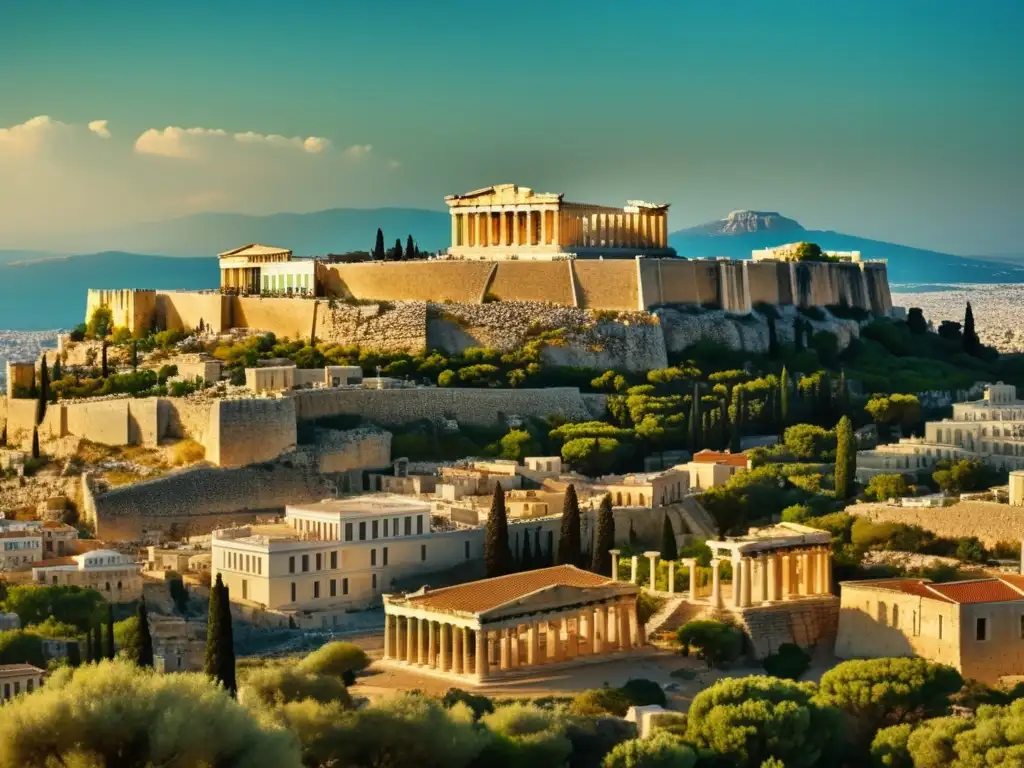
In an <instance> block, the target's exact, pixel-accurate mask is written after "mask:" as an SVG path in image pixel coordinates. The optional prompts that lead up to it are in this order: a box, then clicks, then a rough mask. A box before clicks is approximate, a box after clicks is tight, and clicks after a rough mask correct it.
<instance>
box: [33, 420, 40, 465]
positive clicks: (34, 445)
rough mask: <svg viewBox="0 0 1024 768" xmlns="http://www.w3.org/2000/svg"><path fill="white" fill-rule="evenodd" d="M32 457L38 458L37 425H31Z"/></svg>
mask: <svg viewBox="0 0 1024 768" xmlns="http://www.w3.org/2000/svg"><path fill="white" fill-rule="evenodd" d="M32 458H33V459H38V458H39V427H32Z"/></svg>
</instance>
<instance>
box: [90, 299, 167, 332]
mask: <svg viewBox="0 0 1024 768" xmlns="http://www.w3.org/2000/svg"><path fill="white" fill-rule="evenodd" d="M100 307H105V308H107V309H109V310H110V314H111V320H112V322H113V324H114V326H115V327H116V328H128V329H130V330H132V331H135V330H148V329H149V328H152V327H153V325H154V323H155V322H156V319H157V317H156V316H157V300H156V291H152V290H140V289H133V288H123V289H90V290H89V292H88V294H87V295H86V299H85V322H86V323H88V322H89V318H91V317H92V315H93V312H95V311H96V310H97V309H99V308H100Z"/></svg>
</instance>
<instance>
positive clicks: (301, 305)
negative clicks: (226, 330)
mask: <svg viewBox="0 0 1024 768" xmlns="http://www.w3.org/2000/svg"><path fill="white" fill-rule="evenodd" d="M228 298H229V301H230V304H231V322H232V325H233V326H234V327H237V328H252V329H256V330H260V331H270V332H272V333H274V334H275V335H276V336H277V337H278V338H289V339H305V340H307V341H308V340H309V338H310V337H311V336H312V334H313V321H314V317H315V315H316V302H315V301H311V300H310V299H300V298H292V299H264V298H261V297H258V296H244V297H243V296H230V297H228Z"/></svg>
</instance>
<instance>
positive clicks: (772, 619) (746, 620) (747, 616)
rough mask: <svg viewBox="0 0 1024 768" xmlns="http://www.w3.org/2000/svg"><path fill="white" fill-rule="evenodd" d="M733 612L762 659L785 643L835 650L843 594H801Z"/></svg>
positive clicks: (757, 655) (758, 656) (756, 655)
mask: <svg viewBox="0 0 1024 768" xmlns="http://www.w3.org/2000/svg"><path fill="white" fill-rule="evenodd" d="M733 615H734V616H735V617H736V618H737V619H738V620H739V622H740V624H741V625H742V626H743V628H744V629H745V630H746V632H747V635H748V636H749V637H750V639H751V641H752V643H753V646H754V649H753V650H754V656H755V657H756V658H758V659H763V658H764V657H765V656H769V655H771V654H773V653H775V652H776V651H777V650H779V646H780V645H782V644H783V643H796V644H797V645H799V646H800V647H801V648H807V647H810V646H823V647H825V648H827V649H828V650H830V651H831V649H832V648H833V646H834V645H835V641H836V631H837V629H838V627H839V598H838V597H835V596H832V595H828V596H825V597H815V598H801V599H799V600H792V601H783V602H779V603H775V604H773V605H758V606H754V607H752V608H744V609H742V610H739V611H734V612H733Z"/></svg>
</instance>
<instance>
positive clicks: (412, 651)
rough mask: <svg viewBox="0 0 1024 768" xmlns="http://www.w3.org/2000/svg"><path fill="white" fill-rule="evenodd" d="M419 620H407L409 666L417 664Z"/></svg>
mask: <svg viewBox="0 0 1024 768" xmlns="http://www.w3.org/2000/svg"><path fill="white" fill-rule="evenodd" d="M416 622H417V619H414V618H412V617H411V616H410V617H409V618H408V619H406V632H405V639H406V643H405V662H406V663H407V664H415V663H416V634H417V627H416Z"/></svg>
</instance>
